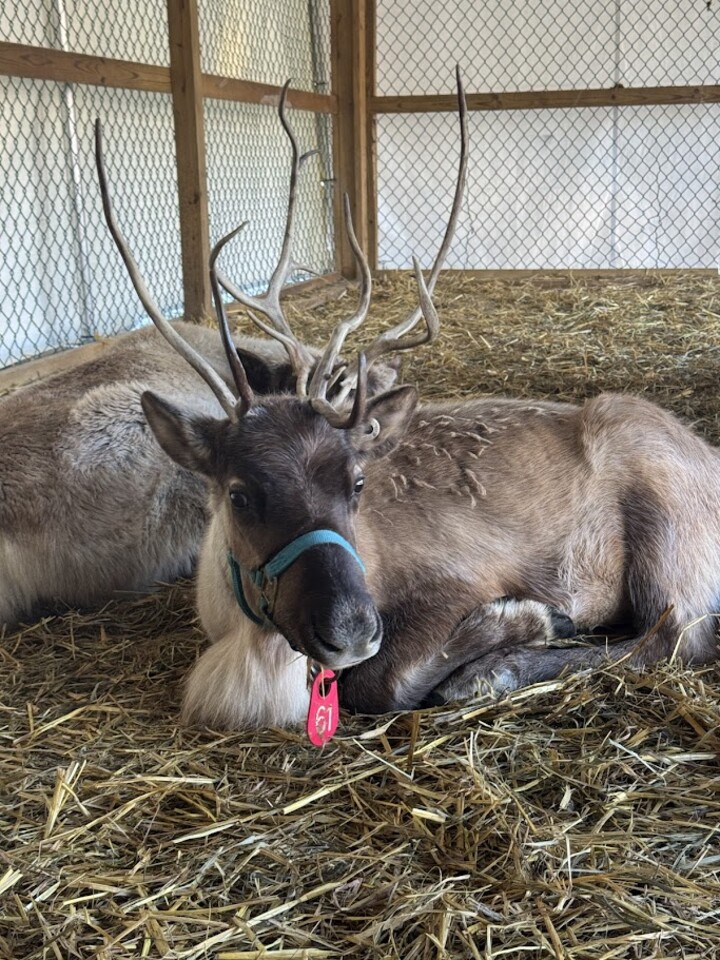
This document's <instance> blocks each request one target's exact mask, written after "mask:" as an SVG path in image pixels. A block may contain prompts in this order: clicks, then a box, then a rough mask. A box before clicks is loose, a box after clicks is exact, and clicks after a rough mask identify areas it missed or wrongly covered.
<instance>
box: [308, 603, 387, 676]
mask: <svg viewBox="0 0 720 960" xmlns="http://www.w3.org/2000/svg"><path fill="white" fill-rule="evenodd" d="M333 613H334V614H335V615H334V616H333V615H331V616H330V617H328V618H327V619H325V618H323V619H320V618H319V617H312V618H311V620H312V627H313V639H312V647H313V648H314V649H313V650H312V651H309V652H311V653H312V654H313V655H314V656H315V657H317V659H318V660H320V662H321V663H323V664H324V665H325V666H328V667H337V668H340V667H343V666H348V667H349V666H352V665H353V664H355V663H360V662H361V661H362V660H367V659H368V658H369V657H373V656H374V655H375V654H376V653H377V652H378V649H379V647H380V641H381V639H382V621H381V620H380V617H379V615H378V612H377V610H376V609H375V608H374V606H367V607H358V608H355V609H353V610H350V611H348V610H344V611H333ZM338 614H339V615H338ZM343 614H344V615H343Z"/></svg>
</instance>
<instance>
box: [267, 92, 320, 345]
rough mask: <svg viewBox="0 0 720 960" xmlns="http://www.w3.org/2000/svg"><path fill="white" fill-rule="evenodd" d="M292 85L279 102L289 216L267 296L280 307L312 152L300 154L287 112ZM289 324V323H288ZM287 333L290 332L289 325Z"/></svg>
mask: <svg viewBox="0 0 720 960" xmlns="http://www.w3.org/2000/svg"><path fill="white" fill-rule="evenodd" d="M289 87H290V80H289V79H288V80H286V81H285V83H284V85H283V88H282V92H281V94H280V103H279V104H278V115H279V117H280V123H281V124H282V127H283V130H284V131H285V133H286V134H287V137H288V140H289V141H290V146H291V147H292V164H291V166H290V191H289V194H288V205H287V216H286V218H285V234H284V236H283V242H282V247H281V250H280V259H279V260H278V262H277V266H276V267H275V269H274V271H273V274H272V276H271V277H270V283H269V285H268V291H267V294H266V296H267V298H268V301H269V302H270V303H272V304H273V305H275V304H277V305H278V308H279V305H280V291H281V289H282V287H283V284H284V283H285V281H286V280H287V277H288V273H289V272H290V267H291V245H292V228H293V221H294V219H295V198H296V194H297V181H298V174H299V173H300V167H301V166H302V164H303V163H304V162H305V160H307V159H308V158H309V157H310V156H311V155H312V154H311V152H310V151H308V153H307V154H304V155H303V156H302V157H301V156H300V147H299V146H298V141H297V137H296V136H295V131H294V130H293V128H292V126H291V125H290V121H289V120H288V118H287V116H286V113H285V106H286V104H287V94H288V89H289ZM286 326H287V324H286ZM284 332H285V333H290V329H289V327H288V329H287V330H285V331H284Z"/></svg>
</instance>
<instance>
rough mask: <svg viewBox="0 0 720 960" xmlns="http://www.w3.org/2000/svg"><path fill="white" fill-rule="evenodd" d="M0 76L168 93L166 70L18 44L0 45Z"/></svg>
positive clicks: (167, 69) (147, 65)
mask: <svg viewBox="0 0 720 960" xmlns="http://www.w3.org/2000/svg"><path fill="white" fill-rule="evenodd" d="M0 75H1V76H5V77H26V78H29V79H31V80H57V81H59V82H61V83H90V84H93V85H94V86H99V87H124V88H126V89H128V90H149V91H151V92H154V93H170V70H169V68H168V67H157V66H153V65H152V64H149V63H133V62H132V61H130V60H109V59H107V58H106V57H91V56H88V55H86V54H84V53H66V52H65V51H64V50H53V49H52V48H50V47H28V46H24V45H23V44H20V43H5V42H0Z"/></svg>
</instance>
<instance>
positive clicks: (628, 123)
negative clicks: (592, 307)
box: [377, 0, 720, 269]
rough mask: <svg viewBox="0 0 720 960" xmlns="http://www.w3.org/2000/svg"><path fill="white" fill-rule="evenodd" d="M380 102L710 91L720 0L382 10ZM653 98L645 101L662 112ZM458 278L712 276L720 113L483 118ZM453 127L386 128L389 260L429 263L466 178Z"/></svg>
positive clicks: (381, 181) (382, 211) (694, 107)
mask: <svg viewBox="0 0 720 960" xmlns="http://www.w3.org/2000/svg"><path fill="white" fill-rule="evenodd" d="M377 11H378V19H377V93H378V95H379V96H401V95H423V94H443V93H448V92H450V91H451V90H452V88H453V85H454V77H453V68H454V64H455V63H456V62H458V63H460V64H461V66H462V69H463V75H464V80H465V87H466V90H468V91H472V92H493V93H499V92H503V93H505V92H515V91H547V90H578V91H581V90H586V89H593V88H595V89H597V88H605V89H609V88H612V87H653V86H689V85H698V84H713V83H716V82H717V80H718V76H719V75H720V43H719V41H718V36H719V33H718V27H720V19H719V18H720V6H719V5H718V4H716V3H715V2H714V0H712V2H708V0H685V2H683V3H680V4H668V3H666V2H664V0H640V2H633V3H630V2H629V0H614V2H611V3H608V4H596V3H593V2H591V0H574V2H573V3H571V4H568V3H564V2H552V3H539V2H531V3H525V4H523V5H521V6H518V5H517V4H512V5H511V4H505V3H503V2H502V0H487V2H484V3H482V4H476V3H473V2H472V0H455V2H453V3H448V2H446V0H418V2H416V3H413V4H411V5H410V4H402V3H398V2H396V0H378V3H377ZM651 98H652V94H651V93H649V94H648V100H651ZM470 136H471V155H470V173H469V182H468V190H467V195H466V199H465V207H464V211H463V217H462V219H461V221H460V223H459V226H458V234H457V239H456V241H455V244H454V246H453V249H452V251H451V254H450V256H449V258H448V266H450V267H455V268H466V269H552V268H594V269H599V268H647V267H652V268H657V267H665V268H674V267H692V268H715V267H717V265H718V260H719V257H720V217H719V213H718V198H719V195H718V172H717V171H718V165H717V156H716V155H717V146H716V145H717V143H718V140H719V139H720V104H717V103H681V104H670V105H667V104H666V105H654V104H652V103H651V102H650V103H648V104H647V105H633V106H607V107H569V108H564V109H559V108H556V109H522V110H518V109H513V110H499V111H477V112H473V113H472V114H471V119H470ZM457 144H458V134H457V121H456V119H455V117H454V116H451V115H449V114H442V113H426V114H418V113H415V114H402V115H395V114H393V115H391V114H386V115H380V116H378V118H377V171H378V173H377V176H378V185H377V193H378V265H379V266H380V267H381V268H386V269H393V268H405V267H408V266H409V265H410V257H411V255H412V254H413V253H415V254H417V255H418V256H420V257H421V258H422V260H423V261H424V262H430V260H431V259H432V257H433V256H434V253H435V251H436V249H437V245H438V242H439V237H440V234H441V229H442V226H443V224H444V222H445V220H446V218H447V211H448V209H449V205H450V202H451V194H452V188H453V182H454V177H455V170H456V166H457V161H456V157H457Z"/></svg>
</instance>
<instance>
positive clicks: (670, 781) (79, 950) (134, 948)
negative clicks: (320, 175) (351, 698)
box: [0, 274, 720, 960]
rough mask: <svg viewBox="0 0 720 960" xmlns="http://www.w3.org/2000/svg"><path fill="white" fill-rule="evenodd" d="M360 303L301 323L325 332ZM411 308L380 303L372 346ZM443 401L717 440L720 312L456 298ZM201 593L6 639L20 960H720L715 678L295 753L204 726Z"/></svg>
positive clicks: (4, 729)
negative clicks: (626, 400)
mask: <svg viewBox="0 0 720 960" xmlns="http://www.w3.org/2000/svg"><path fill="white" fill-rule="evenodd" d="M351 297H352V293H349V294H348V295H347V296H344V297H341V298H340V299H339V300H337V301H335V302H333V303H331V304H328V305H325V306H319V307H318V306H317V305H316V306H315V309H314V310H313V311H312V316H309V315H308V309H307V308H308V305H309V304H310V301H309V300H308V298H305V301H303V300H302V299H299V300H298V301H294V302H293V303H292V304H291V305H290V306H289V307H288V311H289V314H290V317H291V320H292V321H293V323H294V324H295V326H296V328H297V329H301V330H303V333H304V335H305V336H306V338H308V339H311V337H312V336H313V334H315V333H316V332H318V331H320V330H322V329H326V328H327V325H328V324H329V323H330V322H331V321H332V320H333V318H336V317H337V316H339V314H340V312H341V311H343V310H345V311H347V310H348V305H349V302H350V300H351ZM413 302H414V292H413V289H412V284H411V282H410V280H409V279H408V278H407V277H405V276H400V277H395V278H394V279H386V280H381V281H380V282H379V283H378V286H377V291H376V296H375V305H374V317H375V319H374V320H373V323H378V322H383V323H386V322H389V321H392V320H393V319H399V318H400V316H401V315H402V312H403V311H405V310H407V309H408V306H409V305H410V304H412V303H413ZM437 302H438V306H439V309H440V313H441V317H442V321H443V333H442V339H441V343H440V345H439V346H438V348H437V349H425V350H424V351H418V353H417V355H416V357H414V358H412V360H409V361H408V362H406V365H405V372H404V377H405V379H406V380H408V381H417V382H418V383H419V385H420V388H421V391H422V393H423V394H424V395H425V396H427V397H430V396H436V397H440V396H468V395H471V394H473V393H476V392H503V393H508V394H511V395H515V396H544V397H556V398H561V399H570V400H572V399H576V400H580V399H582V398H583V397H585V396H589V395H593V394H595V393H597V392H598V391H599V390H601V389H613V390H615V389H622V390H632V391H636V392H642V393H644V394H645V395H647V396H650V397H654V398H656V399H657V400H659V401H660V402H662V403H663V404H665V405H667V406H668V407H670V408H671V409H673V410H675V411H676V412H678V413H680V414H682V415H684V416H685V417H687V418H688V419H690V420H691V421H692V422H694V423H695V425H696V426H697V428H698V429H699V430H700V431H701V432H702V433H703V434H704V435H706V436H707V437H709V438H711V439H713V440H715V441H719V440H720V419H719V418H720V400H718V389H717V383H718V379H720V357H719V355H718V350H719V349H720V291H719V287H718V284H717V283H716V282H715V281H712V280H701V279H697V278H692V277H676V278H671V279H663V280H655V279H648V280H644V281H642V282H637V281H634V282H622V283H621V282H614V283H610V282H603V283H593V284H587V285H585V284H581V283H575V282H562V281H547V282H542V281H532V282H525V283H515V284H510V283H507V282H505V281H495V282H480V281H478V280H477V279H476V278H472V277H468V276H463V275H462V274H458V275H453V276H447V277H445V278H444V279H443V280H442V282H441V284H440V285H439V288H438V291H437ZM202 645H203V637H202V633H201V631H200V629H199V627H198V625H197V624H196V622H195V620H194V614H193V598H192V586H191V585H190V584H178V585H175V586H172V587H168V588H165V589H162V590H160V591H159V592H158V593H157V594H155V595H152V596H150V597H144V598H140V599H128V600H126V601H118V602H115V603H112V604H110V605H109V606H108V607H106V608H105V609H104V610H102V611H100V612H94V613H89V614H80V613H76V612H72V613H68V614H67V615H66V616H62V617H55V618H52V619H47V620H45V621H43V622H41V623H38V624H34V625H31V626H28V627H27V628H25V629H23V630H22V631H20V632H18V633H16V634H14V635H12V636H6V637H5V638H4V640H3V642H2V644H0V957H3V958H12V960H20V958H22V960H24V958H58V960H65V958H75V957H78V958H80V957H81V958H90V957H97V958H115V957H151V958H153V957H169V958H175V957H177V958H185V960H192V958H204V957H212V958H217V960H221V958H222V960H232V958H234V960H240V958H261V957H263V958H268V960H270V958H275V960H280V958H291V957H292V958H344V957H357V958H378V960H379V958H401V960H420V958H423V960H425V958H427V960H430V958H438V960H440V958H466V957H467V958H476V960H477V958H488V960H490V958H500V957H506V958H527V960H532V958H557V960H581V958H588V960H590V958H592V960H601V958H602V960H611V958H626V957H627V958H640V957H647V958H650V957H653V958H664V957H667V958H688V960H689V958H694V957H703V958H708V957H715V956H717V957H720V926H719V923H720V767H719V766H718V752H719V748H720V728H719V726H718V720H719V718H720V671H719V670H718V669H717V668H706V669H698V670H687V669H682V668H681V667H680V666H679V665H677V664H671V665H666V666H663V667H660V668H658V669H656V670H654V671H652V672H648V673H645V674H640V673H636V672H634V671H632V670H629V669H625V668H620V667H616V668H610V669H608V670H606V671H604V672H602V673H599V674H596V675H595V676H593V677H571V678H567V679H561V680H559V681H556V682H552V683H547V684H544V685H542V686H540V687H535V688H532V689H530V690H525V691H520V692H518V693H515V694H513V695H511V696H510V697H509V698H507V699H505V700H502V701H499V702H492V701H484V702H475V703H463V704H459V705H456V706H453V707H448V708H438V709H435V710H430V711H424V712H417V713H413V714H405V715H393V716H386V717H381V718H377V717H376V718H344V720H343V722H342V724H341V728H340V732H339V735H338V736H337V737H336V738H335V739H334V740H333V741H332V742H331V743H330V744H329V745H328V746H326V747H325V748H324V750H322V751H318V750H316V749H314V748H312V747H311V746H310V745H309V744H308V743H307V742H306V741H305V738H304V736H303V735H302V734H301V733H299V732H298V733H295V732H287V731H286V732H282V731H264V732H260V733H257V734H244V733H233V734H227V733H223V732H218V731H206V730H187V729H180V728H178V725H177V719H176V718H177V710H178V702H179V697H180V684H181V680H182V677H183V675H184V674H185V673H186V671H187V669H188V667H189V666H190V664H191V663H192V662H193V660H194V658H195V657H196V655H197V652H198V651H199V650H200V649H201V648H202Z"/></svg>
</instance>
